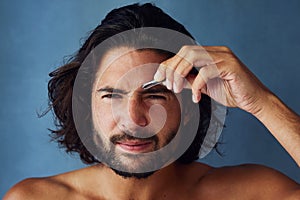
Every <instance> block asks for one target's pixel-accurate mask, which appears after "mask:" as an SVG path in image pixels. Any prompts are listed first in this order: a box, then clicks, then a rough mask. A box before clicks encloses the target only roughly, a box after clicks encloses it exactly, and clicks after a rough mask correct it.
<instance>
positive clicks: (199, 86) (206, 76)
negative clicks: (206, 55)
mask: <svg viewBox="0 0 300 200" xmlns="http://www.w3.org/2000/svg"><path fill="white" fill-rule="evenodd" d="M216 77H219V70H218V68H217V67H216V65H209V66H205V67H202V68H200V70H199V73H198V75H197V77H196V78H195V80H194V82H193V84H192V92H193V101H194V102H195V103H197V102H199V101H200V99H201V91H203V92H205V93H208V92H207V91H206V88H204V86H206V84H207V82H208V81H209V80H210V79H213V78H216Z"/></svg>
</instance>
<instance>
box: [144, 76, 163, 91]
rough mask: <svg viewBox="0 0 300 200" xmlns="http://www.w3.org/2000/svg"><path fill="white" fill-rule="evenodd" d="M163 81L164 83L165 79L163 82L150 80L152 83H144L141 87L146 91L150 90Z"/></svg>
mask: <svg viewBox="0 0 300 200" xmlns="http://www.w3.org/2000/svg"><path fill="white" fill-rule="evenodd" d="M164 81H165V79H164V80H161V81H155V80H152V81H149V82H147V83H144V84H143V85H142V88H143V89H144V90H148V89H150V88H152V87H154V86H156V85H159V84H162V82H164Z"/></svg>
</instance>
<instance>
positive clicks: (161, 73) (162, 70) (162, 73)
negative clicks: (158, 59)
mask: <svg viewBox="0 0 300 200" xmlns="http://www.w3.org/2000/svg"><path fill="white" fill-rule="evenodd" d="M165 78H166V66H165V65H164V64H163V63H161V64H160V65H159V66H158V68H157V70H156V73H155V74H154V78H153V79H154V80H155V81H162V80H164V79H165Z"/></svg>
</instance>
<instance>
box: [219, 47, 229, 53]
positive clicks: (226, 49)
mask: <svg viewBox="0 0 300 200" xmlns="http://www.w3.org/2000/svg"><path fill="white" fill-rule="evenodd" d="M220 50H221V51H225V52H231V49H230V48H229V47H228V46H220Z"/></svg>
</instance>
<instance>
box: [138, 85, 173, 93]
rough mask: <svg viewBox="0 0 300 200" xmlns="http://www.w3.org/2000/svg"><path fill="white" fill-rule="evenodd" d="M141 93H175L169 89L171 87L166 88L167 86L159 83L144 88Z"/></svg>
mask: <svg viewBox="0 0 300 200" xmlns="http://www.w3.org/2000/svg"><path fill="white" fill-rule="evenodd" d="M141 93H142V94H147V93H150V94H156V93H168V94H173V92H172V91H171V90H169V89H168V88H166V87H165V86H161V85H157V86H154V87H152V88H149V89H146V90H143V91H142V92H141Z"/></svg>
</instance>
